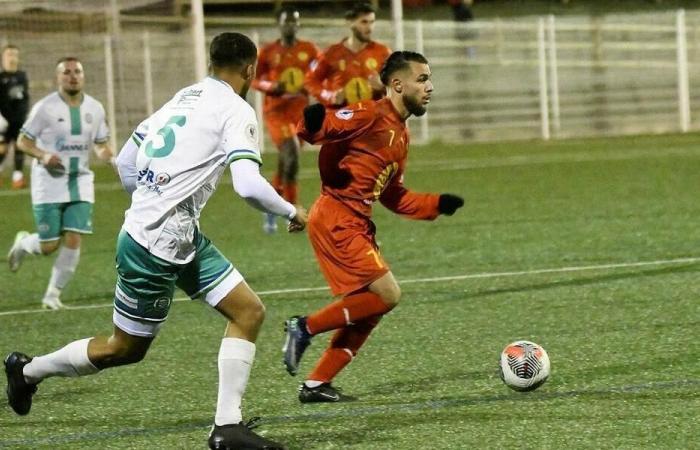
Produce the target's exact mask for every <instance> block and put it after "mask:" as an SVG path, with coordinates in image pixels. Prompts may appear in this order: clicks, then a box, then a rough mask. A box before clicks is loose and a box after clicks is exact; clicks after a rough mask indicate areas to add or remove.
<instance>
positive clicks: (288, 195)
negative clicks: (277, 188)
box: [283, 181, 299, 205]
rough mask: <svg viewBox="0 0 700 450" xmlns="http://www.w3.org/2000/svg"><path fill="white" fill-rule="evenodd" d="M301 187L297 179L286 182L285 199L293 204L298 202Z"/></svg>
mask: <svg viewBox="0 0 700 450" xmlns="http://www.w3.org/2000/svg"><path fill="white" fill-rule="evenodd" d="M298 191H299V187H298V186H297V182H296V181H289V182H287V183H285V184H284V195H283V197H284V199H285V200H287V201H288V202H289V203H291V204H292V205H296V204H297V196H298Z"/></svg>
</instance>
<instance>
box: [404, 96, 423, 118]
mask: <svg viewBox="0 0 700 450" xmlns="http://www.w3.org/2000/svg"><path fill="white" fill-rule="evenodd" d="M402 98H403V104H404V106H405V107H406V109H407V110H408V112H410V113H411V114H412V115H414V116H416V117H420V116H422V115H423V114H425V113H426V111H428V109H427V108H426V107H425V105H423V103H421V101H420V100H416V98H415V97H411V96H408V95H404V96H403V97H402Z"/></svg>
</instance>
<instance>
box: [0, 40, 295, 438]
mask: <svg viewBox="0 0 700 450" xmlns="http://www.w3.org/2000/svg"><path fill="white" fill-rule="evenodd" d="M256 57H257V49H256V47H255V44H254V43H253V42H252V41H251V40H250V39H249V38H248V37H246V36H244V35H242V34H239V33H222V34H219V35H218V36H216V37H215V38H214V39H213V41H212V43H211V46H210V49H209V59H210V67H211V75H210V76H208V77H206V78H204V79H203V80H201V81H200V82H198V83H195V84H193V85H190V86H187V87H184V88H183V89H181V90H179V91H178V92H177V93H176V94H175V95H174V96H173V97H172V98H171V99H170V101H168V103H166V104H165V105H164V106H163V107H161V108H160V109H159V110H158V111H156V113H155V114H153V115H151V116H150V117H149V118H148V119H146V120H145V121H144V122H142V124H141V125H139V128H138V129H137V130H136V131H135V132H134V133H133V134H132V136H131V139H129V140H128V141H127V143H126V144H125V145H124V146H123V147H122V149H121V151H120V152H119V160H118V170H119V174H120V178H121V180H122V184H123V185H124V187H125V189H126V190H127V192H129V193H131V206H130V207H129V210H128V211H127V212H126V214H125V220H124V224H123V226H122V229H121V231H120V233H119V237H118V238H117V256H116V260H117V286H116V289H115V293H114V311H113V315H112V322H113V332H112V335H111V336H109V337H107V336H95V337H91V338H86V339H81V340H77V341H73V342H71V343H70V344H68V345H66V346H65V347H63V348H61V349H59V350H57V351H55V352H53V353H50V354H47V355H42V356H37V357H34V358H29V357H28V356H27V355H25V354H23V353H19V352H13V353H11V354H9V355H8V356H7V358H6V359H5V371H6V373H7V380H8V388H7V396H8V401H9V404H10V406H11V407H12V409H13V410H14V411H15V412H16V413H17V414H20V415H25V414H28V413H29V411H30V409H31V406H32V396H33V395H34V393H35V392H36V389H37V384H39V383H40V382H41V381H43V380H44V379H46V378H49V377H53V376H64V377H77V376H86V375H92V374H96V373H97V372H99V371H100V370H102V369H107V368H112V367H117V366H122V365H127V364H135V363H138V362H139V361H141V360H142V359H143V358H144V357H145V356H146V353H147V352H148V349H149V348H150V346H151V343H152V342H153V340H154V339H155V336H156V335H157V334H158V331H159V330H160V327H161V326H162V325H163V323H164V322H165V320H166V319H167V317H168V313H169V311H170V306H171V304H172V300H173V294H174V291H175V286H177V287H179V288H181V289H182V290H184V291H185V293H186V294H187V295H188V296H190V298H192V299H201V300H202V301H203V302H204V303H206V304H208V305H210V306H211V307H213V308H216V310H217V311H218V312H220V313H221V314H222V315H223V316H224V317H226V319H227V320H228V322H227V326H226V331H225V336H224V338H223V339H222V341H221V345H220V347H219V356H218V368H219V388H218V391H219V394H218V401H217V406H216V415H215V417H214V426H213V427H212V429H211V432H210V435H209V439H208V442H209V448H211V449H215V450H233V449H249V450H253V449H267V450H274V449H283V448H284V446H283V445H281V444H278V443H275V442H273V441H271V440H269V439H265V438H263V437H262V436H259V435H257V434H256V433H254V432H253V431H252V428H253V426H252V422H254V420H253V421H252V422H250V421H249V422H247V423H245V422H243V421H242V417H241V400H242V397H243V393H244V391H245V388H246V386H247V384H248V378H249V375H250V370H251V366H252V364H253V360H254V357H255V341H256V339H257V336H258V332H259V331H260V327H261V326H262V323H263V319H264V317H265V307H264V306H263V304H262V302H261V301H260V298H259V297H258V296H257V295H256V294H255V292H253V291H252V290H251V289H250V287H249V286H248V284H247V283H246V282H245V279H244V278H243V276H242V275H241V273H240V272H239V271H238V270H237V269H236V268H235V267H234V266H233V264H231V262H230V261H229V260H228V259H226V257H225V256H224V255H223V254H221V252H220V251H219V250H218V249H217V248H216V247H215V246H214V244H212V242H211V241H210V240H209V239H207V237H206V236H205V235H204V234H203V233H202V232H201V230H200V229H199V217H200V214H201V212H202V210H203V208H204V206H205V205H206V203H207V200H209V198H210V197H211V195H212V194H213V193H214V191H215V190H216V186H217V183H218V181H219V179H220V178H221V175H222V174H223V173H224V171H225V170H226V167H227V166H230V171H231V176H232V181H233V187H234V189H235V190H236V192H237V193H238V194H239V195H240V196H241V197H243V198H244V199H245V200H246V201H247V202H248V203H249V204H251V205H252V206H254V207H256V208H258V209H261V210H263V211H267V212H272V213H275V214H278V215H280V216H284V217H287V218H288V219H289V220H290V227H289V229H290V231H301V230H303V229H304V226H305V224H306V211H305V210H304V208H301V207H295V206H294V205H292V204H290V203H289V202H287V201H285V200H284V199H283V198H281V197H280V196H279V195H277V193H276V192H275V190H274V189H273V188H272V186H270V184H269V183H268V182H267V181H266V180H265V178H263V177H262V175H261V174H260V165H261V164H262V160H261V158H260V150H259V147H258V141H259V133H258V129H259V127H258V124H257V119H256V117H255V111H254V110H253V108H251V107H250V105H248V104H247V103H246V101H245V96H246V93H247V92H248V88H249V87H250V84H251V82H252V81H253V78H254V77H255V60H256Z"/></svg>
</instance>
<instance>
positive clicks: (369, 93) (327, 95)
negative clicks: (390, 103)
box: [306, 3, 391, 107]
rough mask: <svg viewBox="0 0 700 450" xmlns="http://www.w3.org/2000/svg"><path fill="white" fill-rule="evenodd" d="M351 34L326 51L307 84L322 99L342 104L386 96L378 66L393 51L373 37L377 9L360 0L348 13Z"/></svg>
mask: <svg viewBox="0 0 700 450" xmlns="http://www.w3.org/2000/svg"><path fill="white" fill-rule="evenodd" d="M345 19H346V20H347V21H348V27H349V28H350V36H349V37H346V38H344V39H343V40H342V41H340V42H339V43H337V44H334V45H331V46H330V47H328V49H327V50H326V51H324V52H323V54H322V55H321V57H320V58H319V60H318V64H316V67H315V68H314V69H313V70H312V71H311V72H309V74H308V75H307V77H306V86H307V89H308V90H309V92H310V93H311V94H313V95H314V96H315V97H316V98H317V99H318V100H319V101H320V102H321V103H323V104H324V105H325V106H329V107H340V106H343V105H346V104H353V103H357V102H360V101H363V100H369V99H372V98H374V99H378V98H381V97H382V96H384V94H385V88H384V86H383V85H382V82H381V80H380V79H379V73H378V71H379V69H380V68H381V67H382V65H383V64H384V61H385V60H386V58H387V57H388V56H389V53H391V51H390V50H389V48H388V47H387V46H385V45H382V44H380V43H378V42H376V41H373V40H372V31H373V30H374V21H375V11H374V8H373V7H372V5H370V4H369V3H358V4H356V5H354V6H353V7H352V9H350V10H349V11H348V12H347V13H346V14H345Z"/></svg>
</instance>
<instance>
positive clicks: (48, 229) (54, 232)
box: [32, 203, 63, 243]
mask: <svg viewBox="0 0 700 450" xmlns="http://www.w3.org/2000/svg"><path fill="white" fill-rule="evenodd" d="M32 213H33V214H34V223H35V224H36V230H37V233H38V234H39V241H40V242H42V243H44V242H51V241H58V240H59V239H60V238H61V220H62V217H63V204H62V203H39V204H36V205H32Z"/></svg>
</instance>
